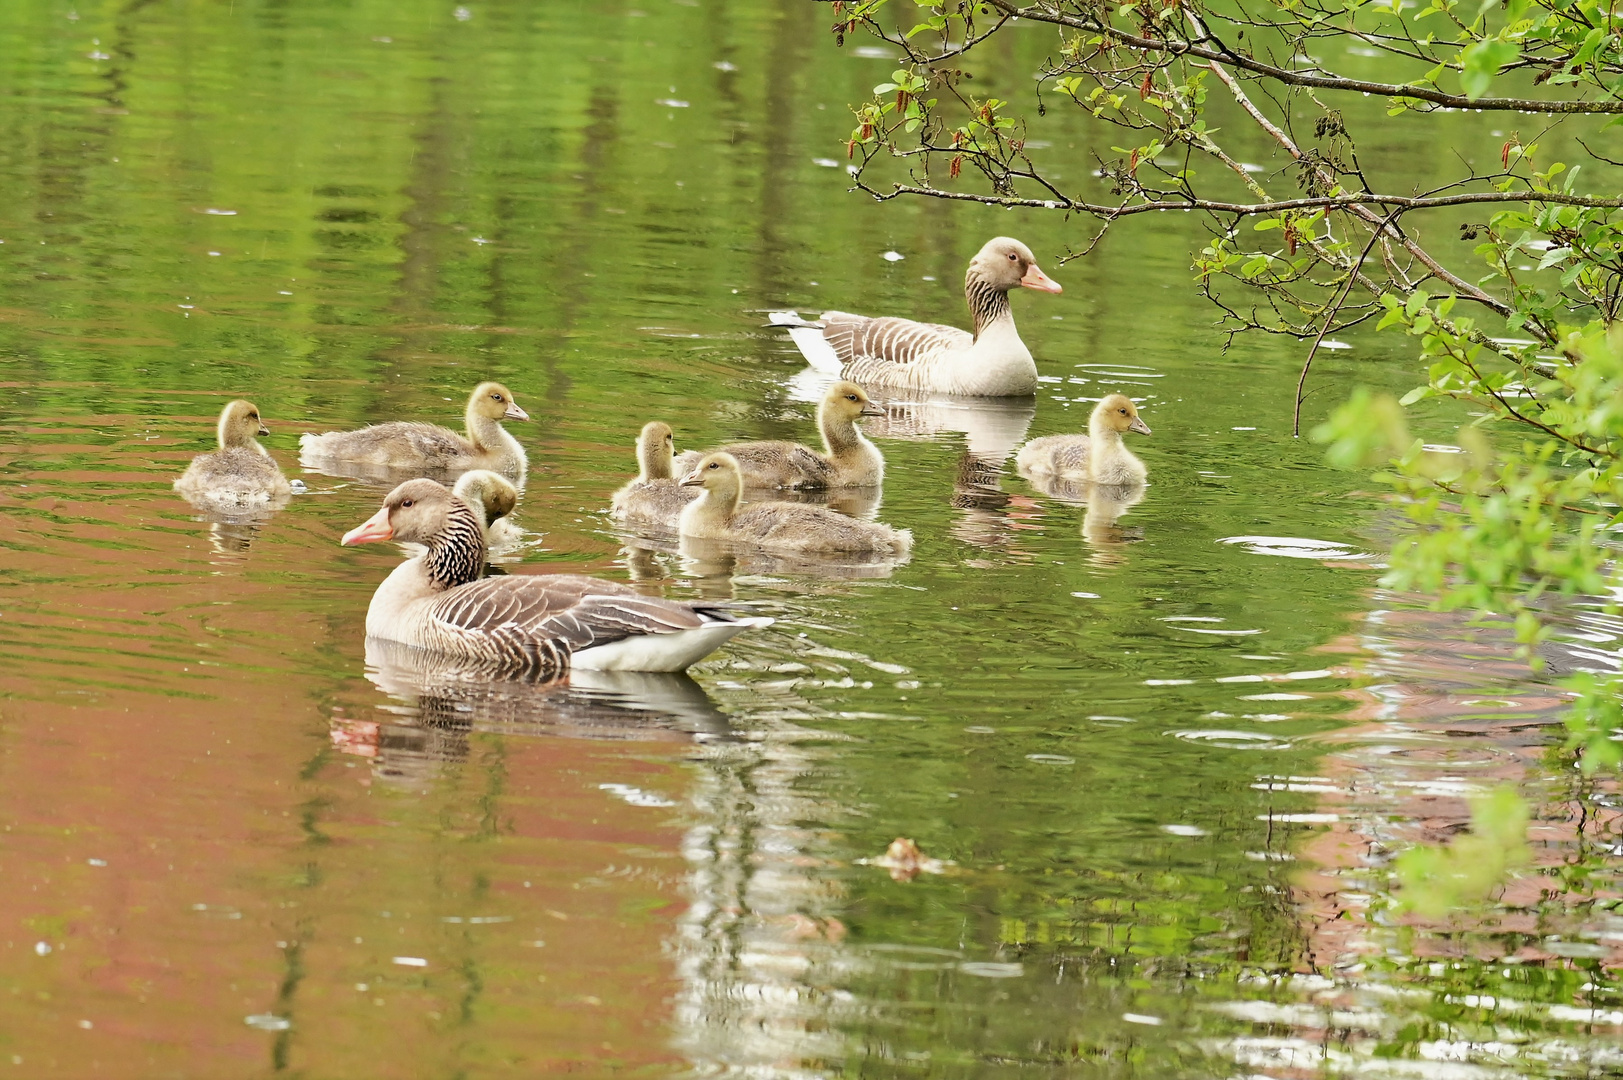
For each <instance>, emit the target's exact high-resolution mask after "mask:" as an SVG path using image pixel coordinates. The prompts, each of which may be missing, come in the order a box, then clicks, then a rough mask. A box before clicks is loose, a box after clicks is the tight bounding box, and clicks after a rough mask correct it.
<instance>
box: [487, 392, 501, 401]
mask: <svg viewBox="0 0 1623 1080" xmlns="http://www.w3.org/2000/svg"><path fill="white" fill-rule="evenodd" d="M501 399H502V396H501V395H500V394H491V395H490V400H491V401H500V400H501Z"/></svg>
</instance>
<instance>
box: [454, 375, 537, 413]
mask: <svg viewBox="0 0 1623 1080" xmlns="http://www.w3.org/2000/svg"><path fill="white" fill-rule="evenodd" d="M468 413H469V414H470V415H475V416H482V417H485V418H486V419H489V420H528V419H529V418H530V414H529V413H527V412H525V411H524V410H523V409H521V408H519V407H518V402H517V401H514V400H513V391H511V390H509V389H508V388H507V387H505V386H503V385H502V384H501V383H499V382H487V383H480V384H479V385H478V386H476V387H474V388H473V394H472V396H471V397H469V398H468Z"/></svg>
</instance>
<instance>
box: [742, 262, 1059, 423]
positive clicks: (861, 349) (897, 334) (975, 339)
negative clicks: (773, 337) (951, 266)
mask: <svg viewBox="0 0 1623 1080" xmlns="http://www.w3.org/2000/svg"><path fill="white" fill-rule="evenodd" d="M1022 287H1023V288H1027V289H1037V290H1039V291H1040V292H1049V293H1057V292H1061V291H1063V290H1062V289H1061V288H1060V286H1059V283H1058V282H1055V281H1053V280H1051V279H1050V278H1049V277H1048V275H1046V274H1044V273H1043V272H1042V270H1041V269H1039V268H1038V266H1037V257H1036V256H1035V255H1033V254H1032V253H1031V249H1030V248H1028V247H1026V245H1024V244H1022V243H1021V242H1020V241H1018V240H1014V239H1011V238H1009V237H1007V236H999V237H997V238H996V239H993V240H988V241H987V242H986V245H985V246H984V247H982V248H981V249H980V251H979V252H977V253H976V254H975V257H974V258H973V259H971V260H969V269H968V270H967V271H966V272H965V274H964V300H965V301H966V302H967V303H968V304H969V313H970V316H971V317H972V318H973V319H974V321H975V330H974V332H973V333H970V332H968V331H964V330H960V329H958V328H957V327H955V326H942V325H940V324H939V323H924V322H914V321H913V320H912V319H897V318H870V317H868V316H866V315H852V314H850V313H849V312H844V311H825V312H823V315H822V318H821V320H820V321H819V322H806V321H805V320H803V319H801V318H800V316H799V315H798V314H796V313H795V312H793V311H775V312H773V313H772V314H771V315H770V316H769V318H770V320H771V322H772V323H773V324H774V325H778V326H786V327H789V334H790V336H791V337H792V338H794V341H795V344H796V345H798V346H799V347H800V351H801V353H802V354H803V355H804V356H805V357H806V360H807V362H808V363H810V364H811V365H812V366H813V367H815V368H819V369H821V370H824V371H827V372H829V373H831V374H838V375H841V376H843V377H845V378H847V379H853V380H855V381H857V382H860V383H866V384H868V385H870V386H901V387H908V388H910V389H914V390H926V391H931V392H933V393H941V394H961V395H966V396H974V397H1018V396H1024V395H1028V394H1035V393H1036V392H1037V365H1036V363H1035V362H1034V361H1033V360H1032V359H1031V350H1029V349H1027V348H1026V344H1025V342H1023V341H1021V340H1020V332H1019V331H1018V330H1016V329H1015V326H1014V313H1013V311H1011V310H1010V308H1009V292H1010V290H1012V289H1017V288H1022Z"/></svg>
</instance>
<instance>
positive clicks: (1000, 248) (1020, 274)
mask: <svg viewBox="0 0 1623 1080" xmlns="http://www.w3.org/2000/svg"><path fill="white" fill-rule="evenodd" d="M967 276H968V277H969V278H971V279H977V280H980V281H984V282H986V283H987V284H989V285H991V286H992V287H993V288H994V289H997V290H998V291H999V292H1008V291H1009V290H1011V289H1018V288H1027V289H1036V290H1037V291H1038V292H1048V293H1058V292H1064V291H1065V290H1064V289H1062V288H1061V287H1060V284H1059V282H1057V281H1055V280H1053V279H1052V278H1050V277H1049V276H1048V275H1047V274H1045V273H1043V272H1042V270H1040V269H1039V268H1038V267H1037V256H1035V255H1033V254H1032V253H1031V249H1030V248H1028V247H1027V246H1026V245H1024V244H1022V243H1021V242H1020V241H1018V240H1015V239H1014V238H1012V237H1008V236H999V237H995V238H993V239H991V240H988V241H987V242H986V245H985V246H984V247H982V248H981V249H980V251H978V252H976V253H975V257H974V258H973V259H971V260H969V272H968V275H967Z"/></svg>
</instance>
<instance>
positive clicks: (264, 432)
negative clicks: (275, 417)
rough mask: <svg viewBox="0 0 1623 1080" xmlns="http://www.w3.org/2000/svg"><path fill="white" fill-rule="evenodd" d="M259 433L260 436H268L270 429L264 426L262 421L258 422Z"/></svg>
mask: <svg viewBox="0 0 1623 1080" xmlns="http://www.w3.org/2000/svg"><path fill="white" fill-rule="evenodd" d="M259 433H260V434H261V435H269V434H270V428H268V427H266V426H265V422H264V421H263V420H261V421H260V422H259Z"/></svg>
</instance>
